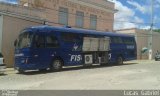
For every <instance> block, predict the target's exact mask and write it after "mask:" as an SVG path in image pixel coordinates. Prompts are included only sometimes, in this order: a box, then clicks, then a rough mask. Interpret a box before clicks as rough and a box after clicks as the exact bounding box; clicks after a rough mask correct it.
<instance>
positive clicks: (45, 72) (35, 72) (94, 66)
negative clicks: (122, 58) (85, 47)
mask: <svg viewBox="0 0 160 96" xmlns="http://www.w3.org/2000/svg"><path fill="white" fill-rule="evenodd" d="M133 64H138V63H124V64H122V65H116V64H108V65H92V66H85V67H84V66H76V67H75V66H74V67H66V68H63V69H62V70H61V71H58V72H65V71H76V70H83V69H97V68H106V67H113V66H126V65H133ZM58 72H53V71H49V70H46V71H38V70H36V71H27V72H25V73H21V74H20V73H17V74H20V75H38V74H49V73H58Z"/></svg>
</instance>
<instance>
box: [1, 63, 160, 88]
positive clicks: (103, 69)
mask: <svg viewBox="0 0 160 96" xmlns="http://www.w3.org/2000/svg"><path fill="white" fill-rule="evenodd" d="M3 89H9V90H10V89H12V90H17V89H18V90H19V89H20V90H121V89H123V90H124V89H127V90H130V89H132V90H133V89H160V61H153V60H152V61H148V60H143V61H130V62H125V64H124V65H120V66H97V65H96V66H92V67H88V68H83V67H70V68H65V69H63V71H61V72H39V71H31V72H27V73H25V74H18V73H17V71H15V70H13V69H7V70H6V72H5V75H1V76H0V90H3Z"/></svg>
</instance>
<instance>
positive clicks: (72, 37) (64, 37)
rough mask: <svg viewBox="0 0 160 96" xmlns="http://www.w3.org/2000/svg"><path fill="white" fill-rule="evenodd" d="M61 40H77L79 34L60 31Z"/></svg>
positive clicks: (78, 39)
mask: <svg viewBox="0 0 160 96" xmlns="http://www.w3.org/2000/svg"><path fill="white" fill-rule="evenodd" d="M62 40H63V41H65V42H79V41H80V36H79V35H77V34H74V33H62Z"/></svg>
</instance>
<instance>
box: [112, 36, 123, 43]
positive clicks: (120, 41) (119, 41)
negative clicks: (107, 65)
mask: <svg viewBox="0 0 160 96" xmlns="http://www.w3.org/2000/svg"><path fill="white" fill-rule="evenodd" d="M111 42H112V43H117V44H121V43H123V41H122V38H121V37H111Z"/></svg>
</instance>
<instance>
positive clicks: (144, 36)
mask: <svg viewBox="0 0 160 96" xmlns="http://www.w3.org/2000/svg"><path fill="white" fill-rule="evenodd" d="M116 32H118V33H124V34H130V35H135V39H136V43H137V59H149V55H148V54H149V53H148V52H145V53H142V49H143V48H148V45H149V43H148V40H149V37H150V36H151V35H150V34H149V30H143V29H137V28H131V29H123V30H116ZM152 36H153V39H152V41H153V43H152V52H153V54H152V59H154V56H155V54H156V52H157V50H159V51H160V45H158V44H157V42H159V41H160V33H157V32H153V35H152Z"/></svg>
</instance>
